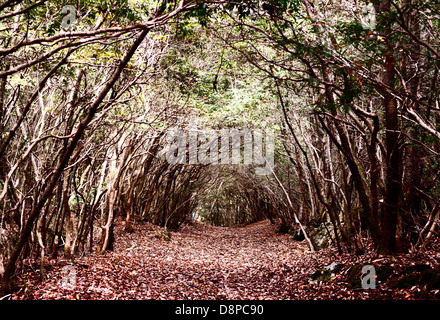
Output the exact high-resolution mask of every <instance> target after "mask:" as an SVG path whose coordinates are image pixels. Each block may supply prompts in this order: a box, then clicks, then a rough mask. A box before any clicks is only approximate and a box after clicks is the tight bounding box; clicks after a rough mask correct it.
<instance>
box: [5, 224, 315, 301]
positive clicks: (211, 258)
mask: <svg viewBox="0 0 440 320" xmlns="http://www.w3.org/2000/svg"><path fill="white" fill-rule="evenodd" d="M115 229H116V231H115V232H116V235H117V236H116V244H115V248H114V251H112V252H106V253H105V254H104V255H101V256H99V255H95V254H92V255H89V256H86V257H83V258H80V259H77V260H75V263H74V264H73V266H74V268H75V270H74V274H75V282H76V285H75V288H74V289H73V290H69V289H63V287H62V286H61V283H62V278H63V276H65V274H64V273H63V269H62V267H63V266H65V265H66V263H67V262H66V261H64V262H63V261H58V262H57V263H54V265H52V266H51V267H49V271H48V272H47V273H46V275H45V280H43V281H42V282H40V283H37V284H33V285H31V286H29V287H27V289H26V292H25V290H24V289H22V290H20V292H18V294H14V296H13V297H15V298H18V299H20V298H27V299H59V298H64V299H65V298H67V299H69V298H71V299H286V298H289V299H291V298H295V297H296V298H299V296H297V294H299V293H298V286H299V285H300V284H301V283H304V280H306V278H307V275H308V274H309V272H310V271H311V270H312V269H311V268H313V265H314V263H311V262H313V259H312V256H311V254H310V253H309V252H308V249H307V246H306V245H305V244H304V243H301V242H294V241H292V240H291V238H290V237H289V236H288V235H281V234H277V233H275V230H276V226H274V225H271V224H270V223H269V221H262V222H258V223H255V224H252V225H249V226H246V227H242V228H224V227H212V226H207V225H204V224H200V223H195V224H192V225H184V226H183V227H182V228H181V229H180V230H179V232H172V233H171V237H170V238H169V237H168V235H167V234H166V233H165V232H164V231H163V230H162V229H160V228H158V227H156V226H153V225H151V224H148V223H141V224H139V225H137V226H136V229H135V232H134V233H131V234H127V233H124V232H122V230H121V229H122V224H120V223H119V224H117V227H116V228H115ZM66 274H67V273H66ZM72 274H73V273H72Z"/></svg>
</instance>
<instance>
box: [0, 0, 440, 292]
mask: <svg viewBox="0 0 440 320" xmlns="http://www.w3.org/2000/svg"><path fill="white" fill-rule="evenodd" d="M0 29H1V32H0V42H1V46H0V215H1V218H0V280H1V289H0V297H3V296H5V297H8V296H10V294H11V293H12V292H14V291H17V290H18V287H19V286H18V284H17V283H19V279H21V278H20V277H22V275H24V274H26V272H29V267H28V266H29V265H32V266H34V267H33V268H34V269H35V270H34V271H35V272H34V273H37V274H38V275H39V281H41V280H42V279H44V278H45V276H46V275H45V274H46V273H47V272H48V271H47V269H48V267H47V266H48V264H49V262H50V261H56V260H60V259H62V260H63V261H75V259H79V258H80V257H84V256H90V257H94V259H101V258H102V257H105V255H106V254H107V253H108V252H109V251H117V248H118V246H121V243H122V241H123V239H125V240H126V241H128V240H127V239H129V237H131V236H133V235H136V236H142V235H145V234H148V232H150V233H151V232H154V233H155V234H156V235H159V236H158V237H157V239H156V240H158V239H159V238H160V239H162V242H160V245H158V249H157V250H158V251H159V250H160V253H157V254H160V255H164V249H163V248H162V246H164V245H166V243H167V242H166V241H165V240H170V237H171V234H172V236H173V237H177V235H178V232H179V231H180V230H188V228H190V227H191V226H192V228H195V229H194V230H199V229H200V230H205V231H204V232H207V233H209V232H211V233H212V235H213V236H214V235H215V234H216V233H217V232H220V234H221V236H218V238H216V239H217V240H218V242H219V243H223V242H222V241H226V240H224V239H223V238H222V237H223V236H228V237H229V236H230V237H232V238H231V239H235V238H234V236H233V235H231V234H229V233H227V234H223V233H221V232H226V231H225V230H228V231H227V232H232V234H233V231H230V230H241V231H237V232H244V230H248V229H243V228H247V227H250V228H251V229H249V230H250V231H249V232H251V233H252V232H254V231H252V230H254V229H252V228H254V227H255V226H256V225H258V226H263V227H264V228H265V229H264V230H266V231H267V230H269V229H270V228H272V227H271V226H273V228H272V229H270V230H272V231H273V233H274V234H278V235H279V236H280V237H284V238H282V239H284V240H285V239H288V241H290V242H289V243H295V241H299V242H300V243H301V245H302V247H301V248H302V249H301V250H302V251H301V252H309V253H315V252H319V251H321V250H324V249H323V247H324V245H323V242H327V244H326V245H325V247H330V248H332V250H334V251H335V254H336V256H337V255H339V256H341V257H342V256H345V255H349V256H351V257H356V258H355V259H358V258H357V257H362V256H365V255H369V256H371V257H375V258H380V257H398V256H402V255H413V256H414V255H423V254H424V253H425V254H426V253H429V255H431V256H432V252H434V253H435V252H437V251H438V243H439V240H438V235H439V232H440V228H439V227H440V224H439V221H440V218H439V216H440V104H439V102H440V101H439V91H440V89H439V88H440V86H439V81H440V74H439V71H440V2H439V1H437V0H435V1H422V0H400V1H397V0H396V1H387V0H373V1H357V0H322V1H320V0H235V1H222V0H219V1H203V0H176V1H173V0H92V1H83V0H77V1H65V0H41V1H28V0H3V1H2V3H1V4H0ZM172 133H173V134H172ZM234 139H235V140H234ZM242 142H243V143H242ZM230 143H231V144H230ZM234 143H235V145H234ZM230 146H232V147H231V148H230ZM234 146H235V147H234ZM231 149H232V150H231ZM218 150H220V153H219V152H218ZM266 220H267V221H269V222H268V223H269V224H268V225H266V224H264V221H266ZM255 223H257V224H255ZM262 223H263V225H262ZM147 225H148V226H150V227H149V228H150V229H148V228H147V227H146V226H147ZM202 226H203V227H202ZM252 226H254V227H252ZM217 227H221V228H226V229H216V228H217ZM197 228H199V229H197ZM267 228H269V229H267ZM140 230H143V231H142V232H143V233H140ZM219 230H223V231H219ZM266 231H265V232H266ZM275 231H277V233H276V232H275ZM202 233H203V232H202ZM254 233H255V234H258V232H256V231H255V232H254ZM264 234H265V235H266V236H267V237H269V233H267V234H266V233H264ZM323 234H324V236H325V237H327V238H326V239H325V240H322V239H321V238H322V235H323ZM292 235H293V236H292ZM243 237H245V239H247V238H246V237H247V236H246V235H243ZM286 237H288V238H286ZM118 239H119V240H120V242H119V243H118ZM130 239H131V238H130ZM160 239H159V240H160ZM164 239H165V240H164ZM222 239H223V240H222ZM125 240H124V241H125ZM150 240H151V239H150ZM150 240H148V241H150ZM284 240H283V241H284ZM130 241H131V240H130ZM151 241H152V240H151ZM163 241H165V242H163ZM182 241H183V240H182ZM231 241H232V240H231ZM234 241H235V240H234ZM133 243H134V242H133ZM226 243H227V241H226V242H225V245H226ZM283 243H284V242H283ZM130 245H131V244H128V245H127V246H128V247H130ZM289 245H290V244H289ZM289 245H287V244H286V246H287V247H286V248H288V246H289ZM152 246H154V245H152ZM208 246H209V245H208ZM283 246H284V244H283ZM160 248H162V249H160ZM194 248H195V247H194ZM202 248H203V247H202ZM436 248H437V249H436ZM129 249H130V248H128V249H127V250H129ZM124 250H125V249H124ZM194 250H196V249H194ZM200 250H202V249H200ZM237 250H239V248H238V249H237ZM268 250H269V249H268ZM273 250H275V251H276V250H278V249H276V248H275V247H274V249H273ZM283 250H290V249H284V247H283V249H280V252H281V251H283ZM177 251H178V250H177ZM177 251H176V252H177ZM202 251H203V250H202ZM275 251H274V252H275ZM283 252H284V251H283ZM176 254H177V253H176ZM256 254H257V253H256ZM294 254H295V253H294V252H292V255H294ZM296 254H297V255H298V256H300V255H301V254H304V253H301V254H300V253H299V251H298V252H297V253H296ZM263 256H264V255H262V256H261V257H260V258H261V259H264V258H263ZM162 258H163V259H165V260H166V255H165V256H164V257H162ZM252 259H253V258H252ZM279 259H280V261H281V260H282V258H281V257H279ZM433 259H434V258H433ZM304 261H305V260H304ZM433 261H434V262H433V264H434V266H433V268H434V269H431V270H435V268H437V267H438V264H439V262H440V256H437V260H435V259H434V260H433ZM286 263H287V262H285V264H286ZM164 268H165V267H164ZM286 272H287V271H286ZM292 272H293V271H292ZM432 274H434V273H432ZM433 277H434V275H433ZM432 279H434V280H435V281H436V282H437V283H438V282H440V273H439V272H437V273H436V274H435V277H434V278H432ZM434 280H433V281H434ZM435 281H434V282H435ZM428 287H429V286H428ZM433 288H434V289H438V288H437V287H433ZM438 291H439V290H437V291H436V292H437V293H438ZM280 292H281V291H280ZM280 296H283V295H282V294H281V293H280ZM228 297H229V296H228ZM283 297H284V296H283ZM233 298H234V297H233ZM235 298H236V297H235Z"/></svg>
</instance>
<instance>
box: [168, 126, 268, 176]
mask: <svg viewBox="0 0 440 320" xmlns="http://www.w3.org/2000/svg"><path fill="white" fill-rule="evenodd" d="M167 140H168V142H169V143H170V145H169V147H168V148H167V149H166V150H165V152H166V159H167V161H168V162H169V163H170V164H204V165H208V164H211V165H214V164H224V165H227V164H229V165H238V164H244V165H254V166H256V168H255V174H256V175H268V174H270V173H272V169H273V165H274V147H275V144H274V132H273V131H264V132H263V131H262V130H250V129H243V130H238V129H222V130H217V131H216V130H188V131H185V130H182V129H175V130H170V131H168V132H167Z"/></svg>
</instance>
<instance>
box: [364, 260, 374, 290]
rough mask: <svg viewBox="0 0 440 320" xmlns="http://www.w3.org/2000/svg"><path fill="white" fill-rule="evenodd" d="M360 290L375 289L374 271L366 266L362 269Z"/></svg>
mask: <svg viewBox="0 0 440 320" xmlns="http://www.w3.org/2000/svg"><path fill="white" fill-rule="evenodd" d="M361 283H362V289H376V269H375V268H374V266H372V265H369V264H366V265H364V266H363V267H362V275H361Z"/></svg>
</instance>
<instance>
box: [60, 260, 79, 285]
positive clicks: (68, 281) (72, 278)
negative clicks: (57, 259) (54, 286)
mask: <svg viewBox="0 0 440 320" xmlns="http://www.w3.org/2000/svg"><path fill="white" fill-rule="evenodd" d="M61 274H63V275H64V277H63V278H62V279H61V287H62V288H63V289H67V290H73V289H75V286H76V270H75V267H74V266H72V265H66V266H64V267H63V268H62V269H61Z"/></svg>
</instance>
